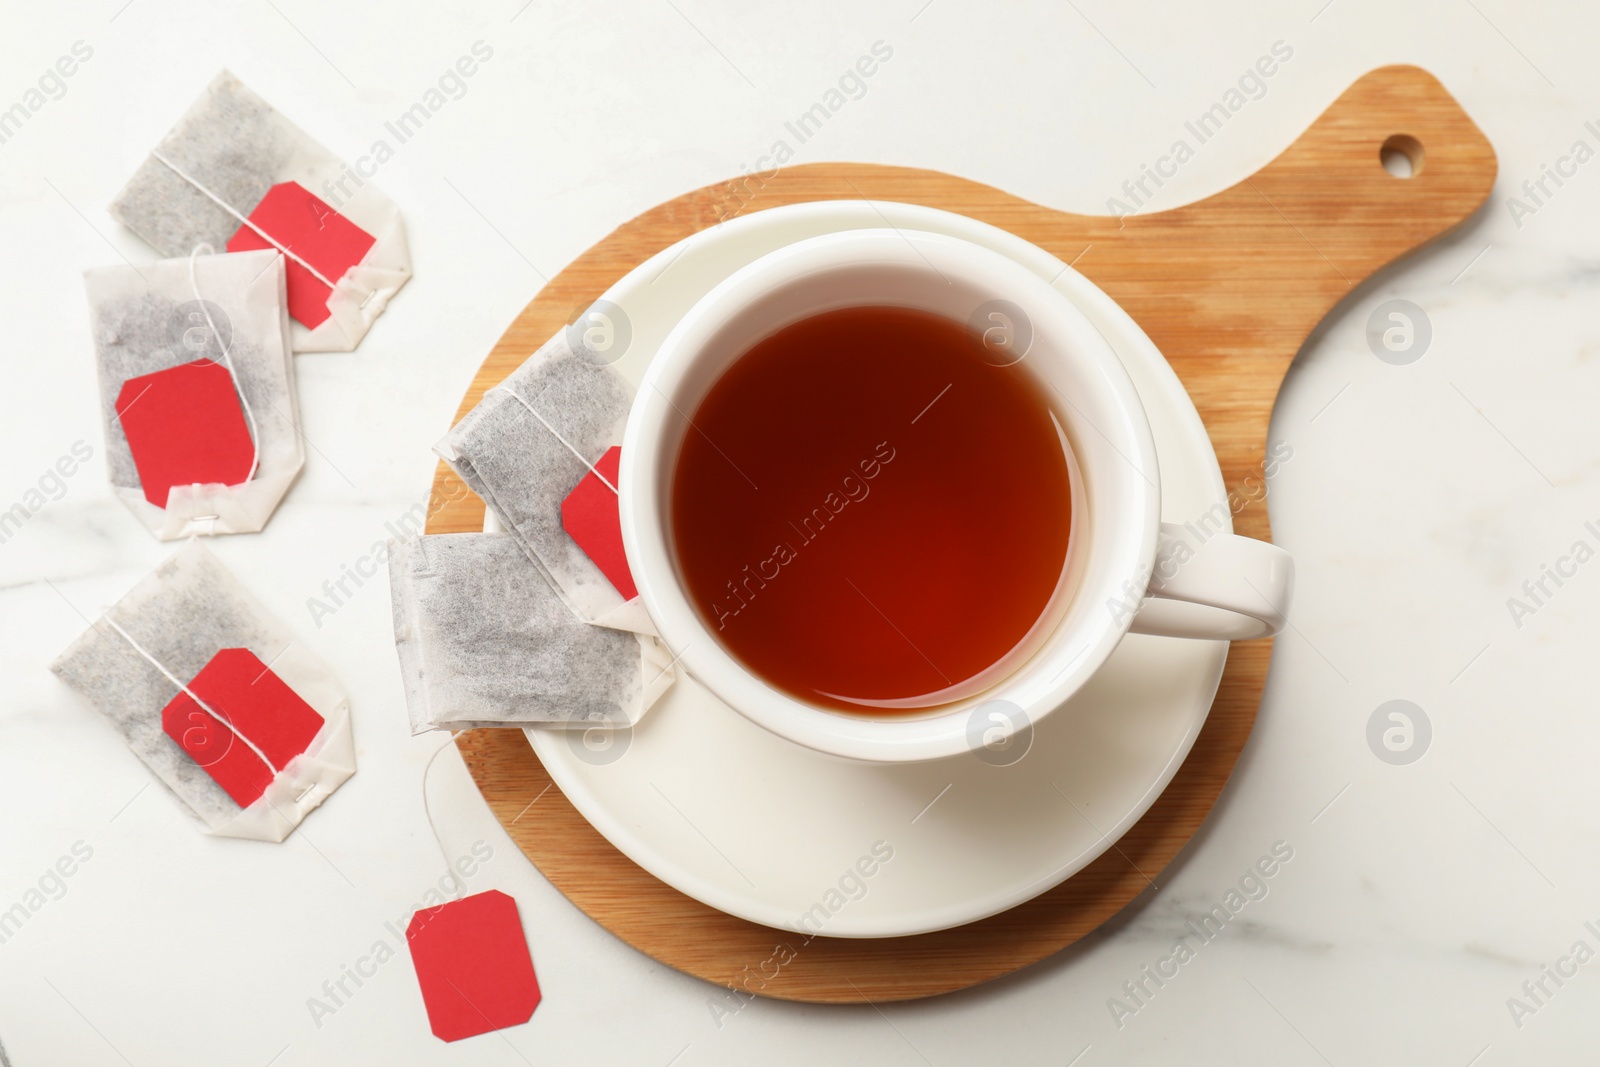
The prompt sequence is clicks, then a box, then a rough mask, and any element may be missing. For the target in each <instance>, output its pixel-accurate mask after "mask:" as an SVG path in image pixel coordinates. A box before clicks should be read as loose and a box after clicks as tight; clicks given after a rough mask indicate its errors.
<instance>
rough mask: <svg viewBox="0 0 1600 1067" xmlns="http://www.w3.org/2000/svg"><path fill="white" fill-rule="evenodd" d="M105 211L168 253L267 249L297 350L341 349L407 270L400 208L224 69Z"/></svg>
mask: <svg viewBox="0 0 1600 1067" xmlns="http://www.w3.org/2000/svg"><path fill="white" fill-rule="evenodd" d="M111 214H112V216H113V217H115V218H116V219H117V220H118V221H119V222H121V223H122V224H123V225H124V226H127V227H128V228H129V229H130V230H132V231H134V232H135V233H137V234H138V235H139V236H140V237H143V238H144V239H145V240H146V241H148V242H149V243H150V244H151V245H152V246H153V247H154V248H155V249H156V251H158V252H160V253H161V254H162V255H166V256H187V255H189V254H190V253H191V252H193V251H194V250H195V249H196V248H199V247H201V246H209V247H210V248H211V249H212V250H213V251H216V252H219V253H220V252H223V251H243V250H251V249H261V248H268V249H276V250H277V251H279V252H281V253H282V254H283V255H284V256H285V258H286V259H287V260H288V263H287V265H286V270H287V277H288V285H287V304H288V308H289V312H290V315H291V316H292V318H293V319H294V320H295V325H294V328H293V336H292V348H293V349H294V350H295V351H297V352H348V351H350V350H351V349H353V348H355V347H356V345H357V344H359V343H360V342H361V338H362V337H364V336H365V335H366V332H367V330H368V329H369V328H370V327H371V326H372V323H373V320H375V319H376V318H377V317H378V315H379V314H381V313H382V311H383V309H384V306H385V305H386V304H387V303H388V301H389V298H390V297H392V296H393V295H394V294H395V293H396V292H397V291H399V289H400V287H401V286H402V285H404V284H405V283H406V281H407V279H409V278H410V277H411V254H410V251H409V250H408V248H407V245H406V234H405V225H404V223H403V222H402V221H401V218H400V211H399V209H398V208H396V207H395V205H394V204H393V202H391V201H390V200H389V199H388V197H386V196H384V195H383V194H382V193H381V192H379V191H378V190H377V189H376V188H375V187H373V186H372V185H371V184H370V183H367V182H363V181H362V180H361V178H360V177H359V176H358V175H355V174H354V173H353V172H352V171H350V170H349V168H348V167H347V166H345V165H344V164H342V163H341V162H340V161H339V159H338V158H336V157H335V156H334V155H333V154H332V153H330V152H328V151H327V150H326V149H325V148H323V147H322V146H321V145H319V144H317V143H316V142H315V141H313V140H312V139H311V138H310V137H309V136H307V135H306V134H305V133H304V132H303V131H302V130H301V129H300V128H299V127H297V126H295V125H294V124H293V123H291V122H290V121H289V120H288V119H286V118H284V117H283V116H282V115H280V114H279V113H278V112H277V111H275V110H273V108H272V107H271V106H270V105H268V104H267V103H266V101H264V100H262V99H261V98H260V97H259V96H257V95H256V94H255V93H253V92H251V91H250V90H249V89H247V88H246V87H245V86H244V85H243V84H241V83H240V82H239V80H238V79H237V78H235V77H234V76H233V75H232V74H230V73H228V72H227V71H223V72H222V73H220V74H218V75H217V77H216V79H215V80H213V81H212V83H211V84H210V85H209V86H208V87H207V88H206V90H205V92H203V93H202V94H201V95H200V98H199V99H198V100H196V101H195V103H194V104H193V105H192V106H191V107H190V108H189V110H188V111H187V112H186V113H185V114H184V116H183V117H182V118H181V119H179V120H178V123H177V125H175V126H174V127H173V128H172V129H171V130H170V131H169V132H168V133H167V135H166V137H164V138H162V140H161V142H160V144H158V145H156V147H155V148H154V149H152V150H151V152H150V154H149V155H148V156H147V157H146V158H145V160H144V162H143V163H141V164H140V166H139V169H138V170H137V171H136V172H135V173H134V175H133V177H132V178H131V179H130V180H129V182H128V184H127V185H125V186H124V187H123V189H122V191H121V192H119V193H118V194H117V198H116V200H115V201H113V202H112V204H111Z"/></svg>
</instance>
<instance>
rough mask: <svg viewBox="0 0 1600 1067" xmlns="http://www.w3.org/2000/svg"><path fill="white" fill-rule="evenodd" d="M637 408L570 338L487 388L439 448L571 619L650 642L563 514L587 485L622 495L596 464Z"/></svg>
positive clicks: (630, 599)
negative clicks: (583, 484) (577, 491)
mask: <svg viewBox="0 0 1600 1067" xmlns="http://www.w3.org/2000/svg"><path fill="white" fill-rule="evenodd" d="M632 402H633V389H632V387H631V386H630V385H629V384H628V383H627V382H626V381H625V380H624V379H623V378H622V377H621V376H620V375H619V374H617V373H616V372H615V371H613V370H612V369H611V368H610V367H609V366H605V365H603V364H601V363H599V362H597V361H596V360H595V359H593V358H592V354H588V353H586V352H585V351H582V350H574V349H573V347H572V345H571V344H570V343H569V341H568V333H567V332H566V331H563V332H561V333H558V334H556V336H554V337H552V338H551V339H550V340H549V341H548V342H546V343H545V345H544V346H543V347H541V348H540V349H539V350H538V351H537V352H535V353H534V354H533V355H532V356H531V357H529V358H528V360H527V361H526V362H524V363H523V364H522V366H520V367H518V368H517V369H516V370H515V371H513V372H512V373H511V374H510V376H508V377H507V378H506V380H505V381H503V382H501V383H500V384H499V385H497V386H495V387H494V388H493V389H490V390H489V391H488V393H486V394H485V395H484V397H483V399H482V400H481V401H479V402H478V405H477V406H476V407H474V408H473V409H472V410H471V411H469V412H467V415H466V417H465V418H463V419H462V420H461V421H460V422H459V423H457V424H456V425H455V427H454V428H453V429H452V430H451V431H450V433H449V434H448V435H447V436H446V437H445V439H444V440H443V441H441V442H440V443H439V444H438V445H436V446H434V451H435V452H437V453H438V454H439V455H440V456H441V457H442V458H443V459H444V460H445V462H447V463H449V464H450V466H451V467H452V468H454V470H455V471H456V473H457V474H459V475H460V476H461V479H462V481H464V482H466V483H467V485H468V487H470V488H471V489H472V491H473V492H475V493H477V494H478V495H479V496H480V497H482V498H483V500H484V502H485V503H486V504H488V505H489V507H490V508H491V509H492V510H493V511H494V513H495V515H496V516H497V517H498V518H499V520H500V522H501V525H502V526H503V527H504V528H505V529H506V530H507V531H509V532H510V533H511V534H512V535H513V536H514V537H516V539H517V541H518V543H520V544H521V545H522V547H523V549H524V551H526V552H527V553H528V557H529V558H530V559H531V560H532V561H533V562H534V564H535V566H537V567H538V568H539V569H540V571H541V572H542V573H543V574H544V576H545V577H546V578H547V579H548V580H549V582H550V584H551V585H552V586H553V587H554V588H555V591H556V592H557V593H558V594H559V595H560V597H561V599H562V600H563V601H565V602H566V604H567V606H568V607H569V608H571V609H572V611H573V613H574V614H576V615H577V616H578V617H579V618H580V619H583V620H584V621H586V622H591V623H594V624H595V625H597V626H608V627H612V628H615V629H619V630H631V631H633V632H635V633H644V634H652V635H653V634H654V633H655V625H654V624H653V623H652V622H651V621H650V616H649V615H648V614H646V612H645V610H644V605H643V603H642V602H641V601H640V600H639V598H638V596H637V595H636V594H632V595H630V596H627V597H625V596H624V595H623V594H622V593H620V592H618V591H617V587H616V586H615V585H613V584H612V581H611V579H609V578H607V577H606V575H605V573H604V571H602V570H601V568H600V566H599V565H597V564H596V563H595V561H594V560H593V559H591V558H590V556H589V554H588V553H587V552H585V551H584V548H583V546H581V545H579V544H578V542H576V541H575V540H573V537H572V535H571V534H570V533H569V532H568V529H567V526H566V525H565V523H564V520H563V515H562V505H563V504H564V503H565V502H566V501H567V498H568V497H569V496H571V495H572V494H573V492H574V490H575V489H578V488H579V483H580V482H583V481H584V480H585V479H589V480H590V481H591V482H595V481H599V482H602V483H603V486H602V487H603V488H604V489H605V490H606V492H607V493H609V494H610V495H611V497H613V498H614V497H615V489H616V485H615V474H614V473H613V475H612V477H611V478H609V479H607V478H604V477H603V469H601V468H600V467H599V465H600V464H601V463H602V461H603V460H605V459H606V455H607V452H609V451H610V450H611V448H612V447H613V446H615V445H618V444H620V443H621V442H622V431H623V428H624V426H625V425H626V423H627V420H628V408H629V407H630V406H631V404H632ZM611 462H612V463H614V462H615V457H611ZM614 469H615V468H614V467H613V468H612V470H613V471H614ZM586 488H587V487H586ZM613 508H614V500H613ZM619 536H620V534H619ZM631 593H632V591H631V590H630V594H631Z"/></svg>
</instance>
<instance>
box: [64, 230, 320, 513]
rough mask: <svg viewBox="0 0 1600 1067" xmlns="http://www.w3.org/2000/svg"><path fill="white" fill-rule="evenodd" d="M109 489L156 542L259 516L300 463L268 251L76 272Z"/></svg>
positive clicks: (289, 363) (280, 283)
mask: <svg viewBox="0 0 1600 1067" xmlns="http://www.w3.org/2000/svg"><path fill="white" fill-rule="evenodd" d="M84 286H85V288H86V289H87V291H88V296H89V322H90V328H91V329H92V330H93V333H94V347H95V358H96V360H97V362H98V364H99V378H100V408H101V418H102V419H103V420H104V423H105V434H106V463H107V466H108V468H109V471H110V476H111V485H112V489H113V490H114V491H115V493H116V494H117V496H118V497H119V498H120V499H121V500H122V502H123V503H124V504H126V505H127V506H128V508H129V509H130V510H131V511H132V512H133V513H134V514H135V515H137V516H138V517H139V521H141V522H143V523H144V524H145V526H146V527H147V528H148V529H149V530H150V532H151V533H153V534H155V535H156V536H157V537H158V538H160V539H161V540H163V541H171V540H174V539H175V538H179V537H186V536H190V535H194V534H224V533H251V532H253V531H256V530H259V529H261V528H262V527H263V526H265V525H266V523H267V519H269V518H270V517H271V516H272V512H273V510H274V509H275V508H276V507H277V506H278V501H280V500H282V499H283V495H284V493H286V492H288V490H289V485H290V483H291V482H293V481H294V479H295V476H296V475H297V474H299V472H300V468H301V466H303V465H304V463H305V451H304V449H303V448H302V446H301V442H300V417H299V411H298V409H297V406H296V402H295V389H294V361H293V356H292V354H291V353H290V351H289V344H288V322H287V320H286V318H285V316H284V311H283V290H284V270H283V258H282V257H281V256H279V255H278V254H277V253H276V252H271V251H262V252H244V253H240V254H238V255H227V256H209V255H197V256H188V257H185V258H183V259H169V260H162V261H161V262H158V263H153V264H149V265H147V266H144V267H140V268H134V267H131V266H120V267H101V268H98V269H95V270H90V271H87V272H85V274H84Z"/></svg>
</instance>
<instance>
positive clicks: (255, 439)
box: [189, 243, 261, 485]
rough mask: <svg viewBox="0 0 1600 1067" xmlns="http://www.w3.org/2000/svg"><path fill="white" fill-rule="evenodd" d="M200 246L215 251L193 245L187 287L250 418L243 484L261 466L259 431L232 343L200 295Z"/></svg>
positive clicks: (207, 252) (207, 251)
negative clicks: (197, 266) (247, 468)
mask: <svg viewBox="0 0 1600 1067" xmlns="http://www.w3.org/2000/svg"><path fill="white" fill-rule="evenodd" d="M202 248H203V249H205V250H206V254H207V255H210V254H211V253H213V252H214V251H216V250H215V249H213V248H212V247H211V246H210V245H209V244H204V243H202V244H197V245H195V246H194V249H193V251H191V252H190V253H189V288H190V290H191V291H193V293H194V300H195V303H197V304H199V305H200V313H201V314H202V315H204V316H205V317H206V325H207V326H209V327H211V336H213V337H215V338H216V339H217V344H218V345H219V346H221V348H222V365H223V366H225V367H227V368H228V377H230V378H232V379H233V388H234V390H235V391H236V392H237V393H238V394H239V406H240V407H242V408H244V417H245V418H247V419H249V420H250V444H251V446H252V448H253V449H254V451H253V452H252V453H251V454H250V473H249V474H246V475H245V476H244V482H240V483H239V484H240V485H243V484H244V483H245V482H248V481H250V480H251V479H252V478H254V477H255V476H256V469H257V468H258V467H260V466H261V431H260V430H259V429H258V428H257V426H256V413H255V410H254V409H253V408H251V407H250V399H249V397H247V396H245V395H244V382H242V381H240V380H239V371H238V369H237V368H236V367H234V365H233V345H232V343H231V342H230V341H224V340H223V339H222V331H221V330H218V329H217V324H216V323H215V322H213V321H212V320H211V309H210V308H208V307H206V301H205V297H203V296H201V295H200V279H199V278H198V277H197V276H196V274H195V269H194V265H195V260H196V259H197V258H198V257H199V255H200V250H201V249H202Z"/></svg>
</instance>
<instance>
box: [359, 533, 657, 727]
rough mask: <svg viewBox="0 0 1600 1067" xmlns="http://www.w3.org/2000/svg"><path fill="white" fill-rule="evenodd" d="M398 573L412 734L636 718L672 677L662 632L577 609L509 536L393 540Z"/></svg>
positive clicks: (392, 571) (399, 640)
mask: <svg viewBox="0 0 1600 1067" xmlns="http://www.w3.org/2000/svg"><path fill="white" fill-rule="evenodd" d="M389 583H390V594H391V596H392V598H393V609H394V634H395V649H396V651H397V652H398V653H399V657H400V669H401V674H402V675H403V676H404V680H405V687H406V703H407V705H408V707H409V709H410V713H411V729H412V733H422V732H423V731H426V730H460V729H466V728H468V727H478V726H519V727H520V726H535V725H548V726H562V727H567V726H570V727H591V726H594V725H595V724H597V723H598V724H611V725H614V726H622V725H631V724H633V723H636V722H638V721H639V718H640V716H642V715H643V714H644V713H645V711H646V710H647V709H648V708H649V707H650V705H652V704H653V703H655V701H656V700H657V698H659V697H660V696H661V694H662V693H664V692H665V691H666V690H667V689H668V688H669V687H670V686H671V685H672V681H673V678H674V672H673V668H672V662H671V659H670V657H669V656H668V655H667V654H666V653H665V651H664V650H663V649H662V646H661V644H660V642H658V641H656V640H655V639H653V638H650V637H646V636H644V635H641V634H632V633H626V632H624V631H621V630H614V629H607V628H605V627H600V626H591V625H589V624H588V623H585V622H583V621H582V620H580V619H578V618H576V617H574V616H573V614H572V612H571V611H569V610H568V609H567V608H566V606H565V605H563V604H562V603H561V600H560V598H559V597H557V596H556V594H555V591H554V590H553V589H551V588H550V586H549V583H548V582H546V581H545V579H544V576H543V575H542V574H540V573H539V570H538V569H537V568H536V567H534V566H533V564H532V563H531V562H530V561H529V560H528V557H527V556H526V555H524V553H523V551H522V549H521V548H520V547H519V546H518V545H517V542H516V539H515V538H513V537H511V536H510V535H508V534H437V535H431V536H426V537H421V538H415V539H412V540H409V541H401V542H391V544H390V553H389Z"/></svg>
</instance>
